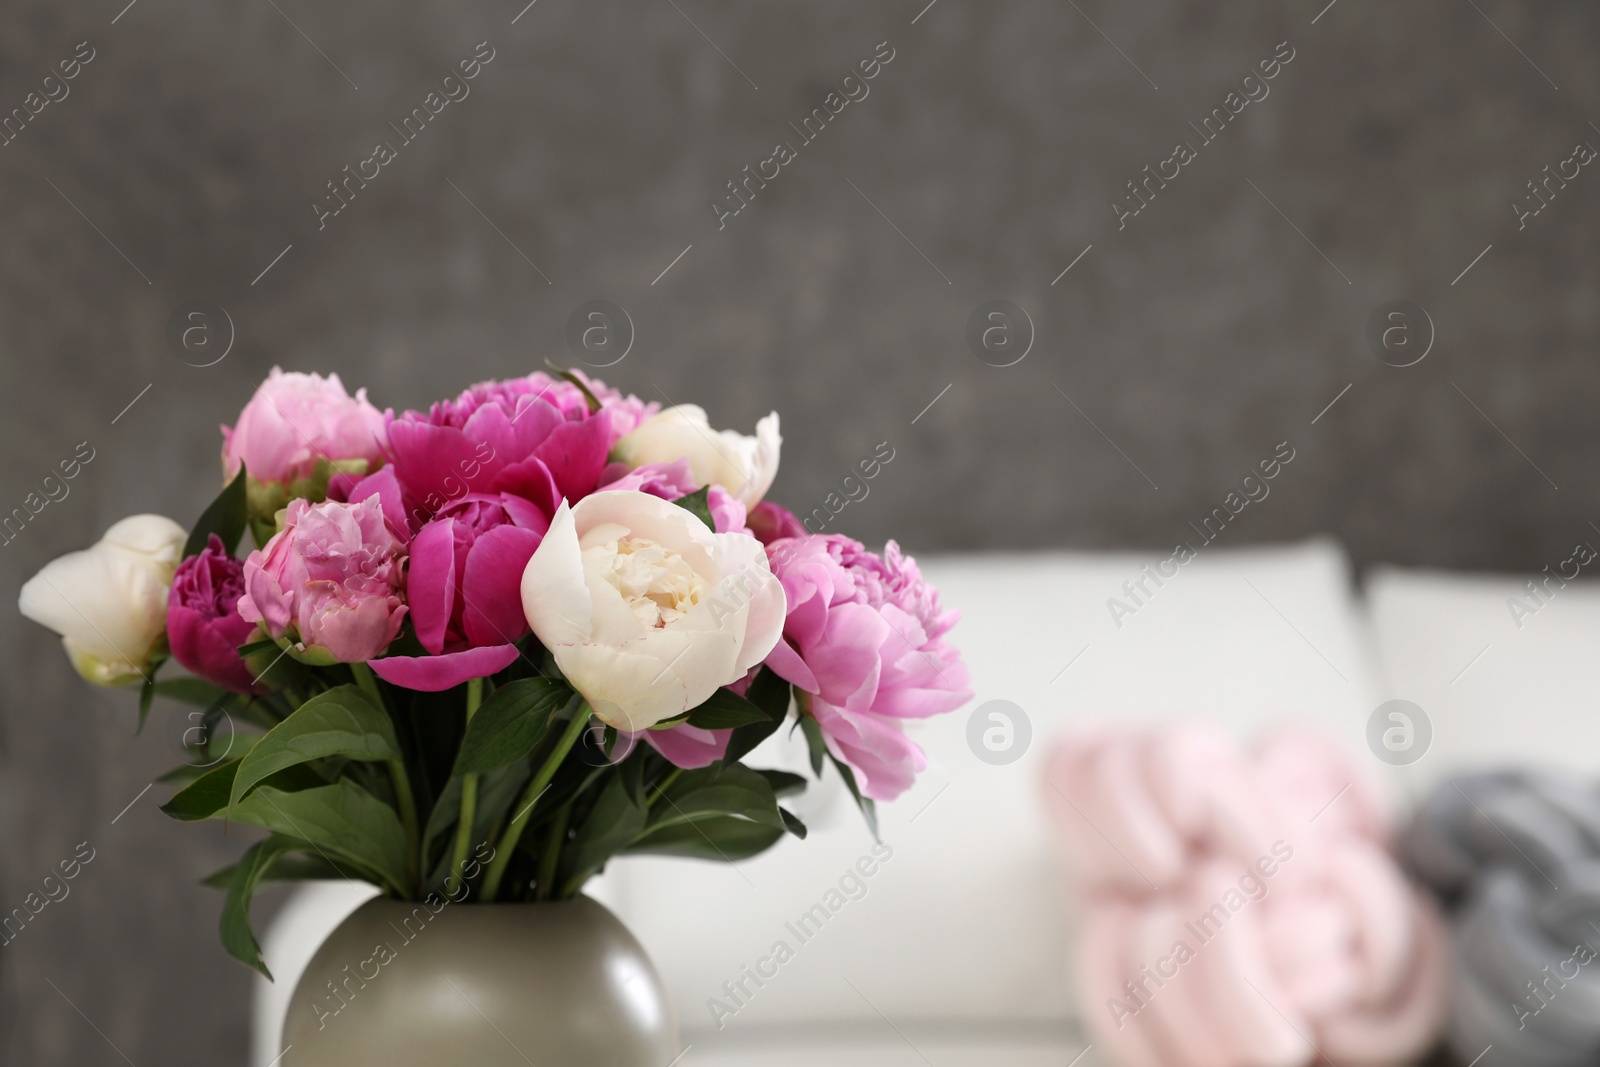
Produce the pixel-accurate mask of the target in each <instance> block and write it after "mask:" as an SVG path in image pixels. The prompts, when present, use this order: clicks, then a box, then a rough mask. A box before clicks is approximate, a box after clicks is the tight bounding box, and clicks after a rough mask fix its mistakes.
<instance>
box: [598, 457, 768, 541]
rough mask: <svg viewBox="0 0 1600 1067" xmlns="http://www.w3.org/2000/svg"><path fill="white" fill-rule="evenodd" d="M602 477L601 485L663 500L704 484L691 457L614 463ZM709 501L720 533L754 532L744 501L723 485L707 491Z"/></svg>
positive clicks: (685, 494)
mask: <svg viewBox="0 0 1600 1067" xmlns="http://www.w3.org/2000/svg"><path fill="white" fill-rule="evenodd" d="M600 480H601V482H602V483H603V484H602V485H601V486H600V488H601V489H634V490H637V491H639V492H641V493H649V494H650V495H651V496H658V497H660V498H661V499H662V500H677V499H678V498H679V497H684V496H688V495H689V494H691V493H693V492H696V491H697V490H699V488H700V485H699V483H697V482H696V481H695V480H694V474H693V473H692V472H691V471H690V470H689V461H688V460H687V459H679V460H674V461H673V462H671V463H646V464H645V465H644V466H642V467H636V468H634V469H633V470H631V471H630V470H628V468H627V467H626V466H625V465H623V464H621V463H613V464H611V465H610V466H608V467H607V468H606V469H605V472H604V473H603V474H602V475H601V479H600ZM706 504H707V505H708V507H709V508H710V510H711V521H712V523H713V524H715V526H716V531H717V533H746V534H747V533H750V529H749V527H747V526H746V525H745V510H744V505H743V504H741V503H739V498H738V497H736V496H734V495H733V494H732V493H730V492H728V491H727V490H726V489H724V488H722V486H720V485H713V486H712V487H711V488H710V490H708V491H707V493H706Z"/></svg>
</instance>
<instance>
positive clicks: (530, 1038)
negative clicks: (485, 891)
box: [283, 897, 682, 1067]
mask: <svg viewBox="0 0 1600 1067" xmlns="http://www.w3.org/2000/svg"><path fill="white" fill-rule="evenodd" d="M283 1048H284V1049H286V1050H289V1049H292V1051H290V1052H289V1053H288V1055H287V1056H286V1057H285V1063H287V1064H292V1065H293V1067H354V1065H359V1064H383V1065H385V1067H413V1065H414V1067H439V1065H440V1064H449V1063H470V1064H473V1065H474V1067H499V1065H500V1064H505V1065H507V1067H526V1065H527V1064H529V1063H532V1064H537V1065H538V1067H663V1065H665V1064H667V1063H670V1062H672V1060H673V1058H674V1057H676V1056H677V1055H678V1054H679V1052H680V1051H681V1049H682V1046H681V1045H679V1043H678V1033H677V1020H676V1018H675V1017H674V1015H673V1012H672V1006H671V1004H670V1003H669V1002H668V1000H667V994H666V990H665V989H664V988H663V987H662V985H661V979H660V977H659V976H658V975H657V974H656V970H655V967H654V966H653V965H652V964H651V962H650V958H649V957H648V956H646V955H645V953H644V949H643V948H641V947H640V945H639V942H637V941H636V940H634V938H633V935H632V934H631V933H629V932H628V929H627V927H625V926H623V925H622V923H621V922H619V921H618V920H617V918H616V916H614V915H612V914H611V912H609V911H607V910H606V909H605V907H603V906H602V905H600V904H599V903H597V902H595V901H593V900H591V899H589V898H588V897H578V898H576V899H574V900H568V901H562V902H560V903H554V904H451V903H448V902H444V901H439V900H437V899H436V900H435V902H434V904H433V905H431V906H430V905H429V904H424V903H408V902H403V901H396V900H386V899H382V898H379V899H376V900H370V901H368V902H367V903H365V904H363V905H362V906H361V907H360V908H359V909H357V910H356V911H355V912H354V913H353V914H352V915H351V916H350V917H349V918H348V919H346V920H345V921H344V922H343V923H342V924H340V926H339V927H338V929H336V930H334V932H333V933H332V934H330V935H329V936H328V940H327V941H325V942H324V943H323V945H322V947H321V948H320V949H318V950H317V954H316V955H315V956H313V957H312V959H311V962H310V964H308V965H307V967H306V971H305V974H304V975H303V976H302V977H301V979H300V984H299V985H298V986H296V987H295V991H294V996H293V998H292V999H291V1000H290V1003H289V1013H288V1016H287V1018H286V1019H285V1020H284V1027H283Z"/></svg>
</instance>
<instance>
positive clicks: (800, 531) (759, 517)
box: [749, 500, 809, 545]
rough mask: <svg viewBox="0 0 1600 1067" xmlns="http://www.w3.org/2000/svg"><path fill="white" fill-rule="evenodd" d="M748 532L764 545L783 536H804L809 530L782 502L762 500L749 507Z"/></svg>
mask: <svg viewBox="0 0 1600 1067" xmlns="http://www.w3.org/2000/svg"><path fill="white" fill-rule="evenodd" d="M749 526H750V532H751V533H753V534H755V536H756V540H758V541H760V542H761V543H762V544H764V545H770V544H772V542H774V541H778V540H782V539H783V538H785V537H805V536H806V535H807V533H809V531H808V530H807V529H806V528H805V526H803V525H802V524H801V522H800V519H799V517H798V516H796V515H795V513H794V512H792V511H790V510H789V509H788V508H786V507H784V506H783V505H782V504H774V503H773V502H772V501H770V500H763V501H762V502H761V503H759V504H757V505H756V506H755V507H753V508H751V509H750V517H749Z"/></svg>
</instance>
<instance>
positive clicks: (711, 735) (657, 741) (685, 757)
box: [631, 723, 733, 771]
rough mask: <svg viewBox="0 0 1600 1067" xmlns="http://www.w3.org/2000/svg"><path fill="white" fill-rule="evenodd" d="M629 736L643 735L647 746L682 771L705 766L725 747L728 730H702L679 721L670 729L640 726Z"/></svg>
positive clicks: (719, 757)
mask: <svg viewBox="0 0 1600 1067" xmlns="http://www.w3.org/2000/svg"><path fill="white" fill-rule="evenodd" d="M631 736H633V737H643V738H644V739H645V741H646V742H647V743H648V744H649V745H650V747H651V748H653V749H655V750H656V751H657V752H659V753H661V755H662V756H663V757H665V759H666V761H667V762H668V763H670V764H672V765H673V766H674V767H682V768H683V769H684V770H686V771H694V770H699V769H700V768H701V767H709V766H711V765H712V764H713V763H715V762H717V760H719V759H721V758H722V756H723V754H724V753H725V752H727V751H728V739H729V738H730V737H732V736H733V731H732V730H702V729H701V728H700V727H698V726H690V725H689V724H688V723H683V724H682V725H679V726H674V727H673V728H672V729H670V730H642V731H640V732H639V733H637V734H633V735H631Z"/></svg>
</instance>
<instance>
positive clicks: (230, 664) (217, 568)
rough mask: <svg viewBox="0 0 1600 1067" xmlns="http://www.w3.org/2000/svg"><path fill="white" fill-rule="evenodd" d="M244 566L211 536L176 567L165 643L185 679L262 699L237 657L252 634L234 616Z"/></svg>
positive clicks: (250, 628)
mask: <svg viewBox="0 0 1600 1067" xmlns="http://www.w3.org/2000/svg"><path fill="white" fill-rule="evenodd" d="M243 593H244V564H243V563H242V562H240V561H239V560H236V559H234V558H233V557H232V556H230V555H229V554H228V553H227V551H226V550H225V549H224V548H223V547H222V539H221V538H220V537H218V536H217V535H216V534H212V535H211V540H210V541H209V542H208V543H207V544H206V547H205V548H204V549H202V550H201V551H200V552H199V553H198V554H196V555H193V556H190V557H189V558H188V559H186V560H184V561H183V562H182V563H180V564H179V565H178V573H177V575H176V576H175V577H174V578H173V580H172V591H171V592H170V593H169V594H168V596H167V641H168V643H169V644H170V645H171V646H172V657H173V658H174V659H176V660H177V661H178V662H179V663H181V664H183V666H184V667H185V668H187V669H188V670H189V672H190V673H192V674H194V675H196V676H197V677H200V678H204V679H205V680H206V681H208V682H210V683H211V684H213V685H217V686H221V687H222V688H223V689H227V690H229V691H230V692H234V693H264V692H266V691H267V690H266V687H265V686H261V685H257V684H255V679H254V675H253V674H252V672H251V670H250V668H249V667H248V666H247V665H246V664H245V662H244V659H243V657H241V656H240V655H239V646H240V645H242V644H244V643H245V642H247V641H249V640H250V638H251V635H252V634H254V633H255V632H256V627H255V625H254V624H253V623H251V622H250V621H248V620H246V619H245V618H244V617H243V616H241V615H240V614H239V598H240V596H241V595H243Z"/></svg>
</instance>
